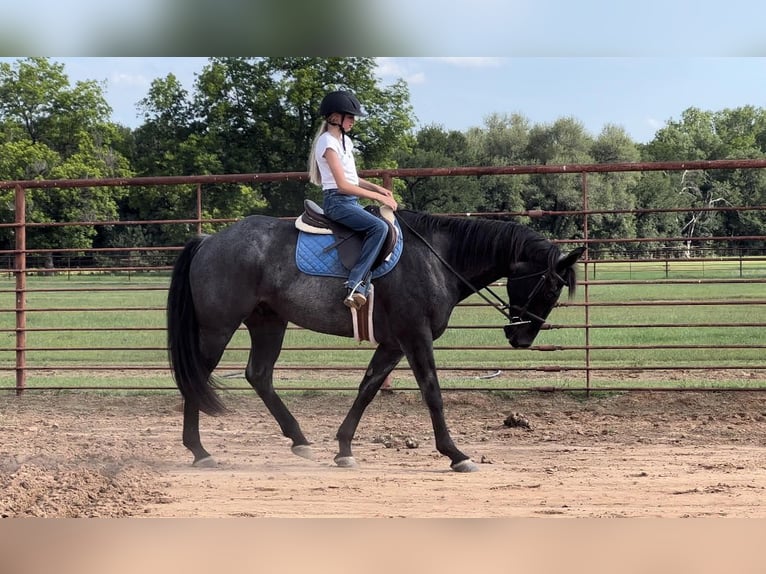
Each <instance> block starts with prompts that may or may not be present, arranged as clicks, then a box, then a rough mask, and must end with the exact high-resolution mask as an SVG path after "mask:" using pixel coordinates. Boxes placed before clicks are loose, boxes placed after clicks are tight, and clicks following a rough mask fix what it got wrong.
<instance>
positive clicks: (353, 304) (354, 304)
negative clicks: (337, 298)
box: [343, 289, 367, 310]
mask: <svg viewBox="0 0 766 574" xmlns="http://www.w3.org/2000/svg"><path fill="white" fill-rule="evenodd" d="M366 303H367V297H365V296H364V295H363V294H362V293H359V291H352V290H351V289H349V290H348V295H346V298H345V299H343V304H344V305H345V306H346V307H348V308H349V309H356V310H359V309H361V308H362V307H364V305H365V304H366Z"/></svg>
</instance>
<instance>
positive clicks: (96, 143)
mask: <svg viewBox="0 0 766 574" xmlns="http://www.w3.org/2000/svg"><path fill="white" fill-rule="evenodd" d="M110 113H111V109H110V107H109V106H108V105H107V103H106V100H105V99H104V97H103V94H102V88H101V86H100V85H99V84H98V83H96V82H90V81H89V82H77V83H76V84H75V86H74V87H72V86H70V84H69V80H68V78H67V76H66V74H64V70H63V65H62V64H57V63H53V62H51V61H50V60H49V59H47V58H27V59H22V60H18V61H16V62H15V63H14V64H9V63H0V133H2V135H3V136H4V141H3V143H2V151H3V152H4V153H3V159H2V160H1V161H0V178H2V179H37V178H40V179H89V178H106V177H128V176H130V175H132V172H131V170H130V168H129V164H128V162H127V160H126V159H125V157H123V156H122V155H121V154H120V153H119V152H117V151H116V149H115V147H114V144H116V143H119V142H120V141H121V138H122V137H123V133H122V132H121V131H120V130H119V129H117V126H115V125H114V124H111V123H110V122H109V121H108V118H109V114H110ZM9 193H11V192H6V194H5V196H6V197H5V198H4V199H5V200H6V201H4V202H3V203H6V204H7V203H8V194H9ZM122 193H123V190H121V189H109V188H104V187H92V188H83V189H45V190H42V189H34V190H30V191H29V193H28V194H27V209H28V212H27V214H26V216H27V220H28V221H32V222H44V221H56V222H65V221H87V222H93V221H99V220H104V219H114V218H115V217H116V215H117V203H116V202H117V198H119V196H120V195H121V194H122ZM11 205H12V202H11ZM97 233H98V231H97V230H96V228H95V227H94V226H76V227H75V226H61V227H51V228H45V229H30V230H29V231H28V238H27V244H28V247H29V248H30V249H35V248H36V249H46V248H65V247H68V248H86V247H90V246H91V245H92V243H93V241H94V238H95V237H96V236H97ZM4 241H5V242H8V241H10V238H9V237H8V236H6V237H4ZM51 264H52V260H51V258H50V257H48V260H47V265H51Z"/></svg>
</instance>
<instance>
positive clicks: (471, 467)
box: [450, 458, 479, 472]
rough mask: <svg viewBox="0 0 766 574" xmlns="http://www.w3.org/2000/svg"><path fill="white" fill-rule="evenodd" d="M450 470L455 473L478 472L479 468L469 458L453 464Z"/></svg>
mask: <svg viewBox="0 0 766 574" xmlns="http://www.w3.org/2000/svg"><path fill="white" fill-rule="evenodd" d="M450 468H452V470H454V471H455V472H478V471H479V467H478V466H477V465H476V464H475V463H474V462H473V461H472V460H471V459H470V458H467V459H465V460H461V461H460V462H456V463H455V464H453V465H450Z"/></svg>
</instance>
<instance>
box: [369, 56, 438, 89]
mask: <svg viewBox="0 0 766 574" xmlns="http://www.w3.org/2000/svg"><path fill="white" fill-rule="evenodd" d="M416 60H418V58H377V60H376V62H377V64H378V68H377V72H378V75H379V76H380V77H381V78H383V79H384V80H385V79H391V80H397V79H399V78H401V79H403V80H404V81H405V82H407V83H408V84H410V85H412V84H424V83H426V75H425V73H423V72H422V71H419V70H416V69H415V67H414V66H413V65H412V62H414V61H416Z"/></svg>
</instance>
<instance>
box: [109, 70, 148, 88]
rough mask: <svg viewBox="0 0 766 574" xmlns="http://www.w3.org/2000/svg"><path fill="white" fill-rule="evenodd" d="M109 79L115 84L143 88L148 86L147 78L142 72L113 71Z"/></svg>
mask: <svg viewBox="0 0 766 574" xmlns="http://www.w3.org/2000/svg"><path fill="white" fill-rule="evenodd" d="M110 81H111V83H112V84H114V85H115V86H126V87H139V88H143V87H146V86H149V84H150V81H149V78H147V77H146V76H144V75H143V74H127V73H124V72H114V73H112V75H111V78H110Z"/></svg>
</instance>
